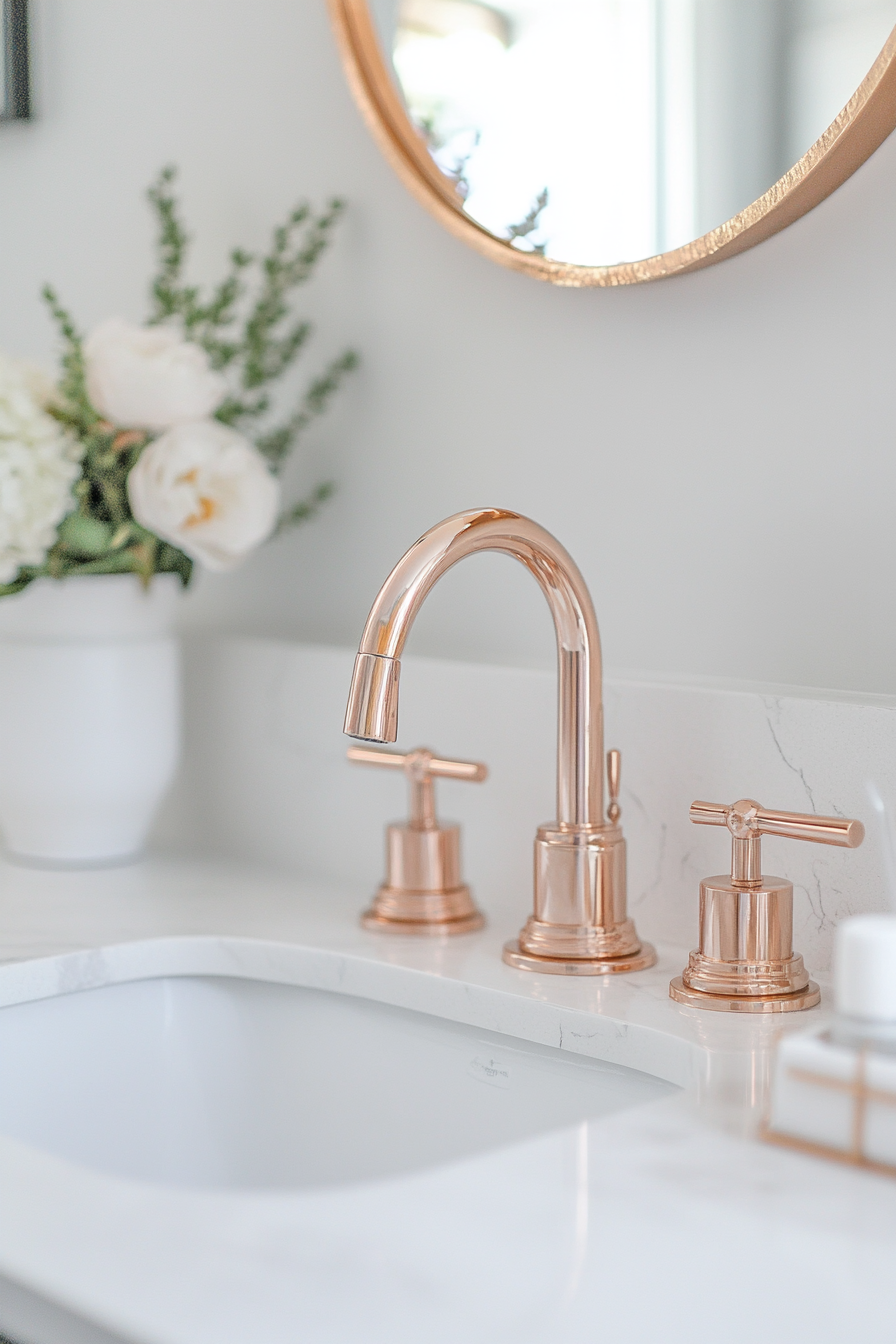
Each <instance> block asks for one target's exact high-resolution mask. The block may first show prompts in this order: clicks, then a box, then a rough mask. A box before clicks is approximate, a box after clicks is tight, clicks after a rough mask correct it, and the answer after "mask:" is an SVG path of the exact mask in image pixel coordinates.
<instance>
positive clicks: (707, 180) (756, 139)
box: [371, 0, 896, 266]
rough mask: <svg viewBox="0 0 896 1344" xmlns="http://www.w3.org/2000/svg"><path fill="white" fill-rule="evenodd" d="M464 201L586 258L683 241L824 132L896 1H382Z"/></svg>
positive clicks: (550, 254)
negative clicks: (486, 2) (487, 2)
mask: <svg viewBox="0 0 896 1344" xmlns="http://www.w3.org/2000/svg"><path fill="white" fill-rule="evenodd" d="M371 6H372V9H373V13H374V18H375V22H376V24H377V27H378V31H379V34H380V40H381V42H382V44H383V47H384V50H385V51H386V52H387V53H388V54H389V56H390V58H391V62H390V68H391V69H392V71H393V72H394V77H395V80H396V82H397V84H398V87H399V89H400V91H401V94H402V97H403V99H404V102H405V105H406V107H407V109H408V113H409V115H410V117H411V119H412V121H413V123H414V125H415V126H416V127H417V129H418V131H419V133H420V134H421V135H422V136H423V137H424V138H425V141H426V143H427V146H428V148H429V151H430V153H431V155H432V158H433V159H434V161H435V163H436V164H437V165H438V167H439V169H440V170H441V172H442V173H443V174H444V175H445V177H446V178H447V179H449V180H450V181H451V182H452V183H453V184H454V186H455V191H456V193H457V195H458V197H459V199H460V200H461V201H462V203H463V210H464V211H465V213H466V214H467V215H468V216H469V217H470V218H471V219H472V220H474V221H476V223H478V224H480V225H482V226H483V227H484V228H485V229H487V230H488V231H489V232H490V233H492V234H493V235H494V236H495V237H498V238H502V239H504V240H506V241H508V242H510V244H511V245H512V246H513V247H514V248H516V249H518V250H520V251H525V252H537V253H539V254H541V255H542V256H544V257H546V258H549V259H551V260H555V261H564V262H571V263H574V264H576V265H582V266H608V265H613V264H616V263H619V262H626V261H634V260H638V259H640V258H644V257H650V256H653V255H656V254H657V253H661V252H667V251H670V250H671V249H674V248H677V247H680V246H683V245H685V244H687V243H689V242H690V241H691V240H693V239H694V238H697V237H699V236H700V235H702V234H704V233H706V232H708V231H709V230H710V229H713V228H716V227H717V226H718V225H720V224H723V223H725V221H726V220H728V219H730V218H732V217H733V216H734V215H736V214H737V213H738V212H739V211H741V210H744V209H746V207H747V206H749V205H750V204H751V202H753V201H754V200H756V199H757V198H758V197H760V196H761V195H763V193H764V192H766V191H767V190H768V189H769V187H771V186H772V185H773V184H774V183H775V182H776V181H777V180H778V179H779V178H780V177H782V176H783V174H784V173H786V172H787V171H788V169H789V168H791V167H792V165H793V164H794V163H795V162H796V161H797V160H798V159H799V158H801V156H802V155H803V154H804V153H805V152H806V150H807V149H809V147H810V146H811V145H812V144H813V143H814V142H815V141H816V140H817V139H818V138H819V137H820V136H821V135H822V134H823V132H824V131H825V130H826V128H827V127H828V126H829V125H830V123H831V122H832V121H833V120H834V118H835V117H836V116H837V114H838V113H839V112H840V110H841V109H842V108H843V107H844V106H845V104H846V103H847V102H848V101H849V99H850V97H851V96H852V94H853V93H854V91H855V90H856V88H857V87H858V85H859V84H860V83H861V82H862V80H863V79H864V77H865V75H866V74H867V73H868V70H869V69H870V67H871V66H872V65H873V64H874V61H875V59H876V57H877V55H878V54H879V52H880V50H881V48H882V47H883V45H884V43H885V42H886V40H887V37H888V36H889V34H890V31H891V30H892V28H893V26H894V24H896V0H500V3H498V2H497V0H496V2H495V3H490V4H483V3H480V2H479V0H371Z"/></svg>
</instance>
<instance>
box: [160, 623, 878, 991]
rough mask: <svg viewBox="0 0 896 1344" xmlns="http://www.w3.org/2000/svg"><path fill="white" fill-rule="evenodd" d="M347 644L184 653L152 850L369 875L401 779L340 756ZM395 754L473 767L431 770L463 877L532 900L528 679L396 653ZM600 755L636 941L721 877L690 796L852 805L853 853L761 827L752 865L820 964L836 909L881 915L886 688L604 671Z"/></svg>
mask: <svg viewBox="0 0 896 1344" xmlns="http://www.w3.org/2000/svg"><path fill="white" fill-rule="evenodd" d="M353 656H354V655H353V652H352V651H351V650H347V649H333V648H324V647H318V646H314V645H302V644H288V643H282V642H276V641H273V640H262V639H223V640H215V641H199V640H196V641H193V642H191V643H190V644H189V645H188V647H187V651H186V677H187V723H188V742H187V752H186V758H185V763H184V768H183V771H182V775H181V778H180V780H179V782H178V786H177V789H176V792H175V794H174V796H173V797H172V799H171V800H170V802H169V805H168V806H167V808H166V811H165V814H164V816H163V818H162V822H161V825H160V828H159V839H160V841H162V842H163V843H167V844H175V845H180V846H191V847H195V846H196V845H199V846H201V847H203V848H211V849H214V850H215V851H217V852H218V853H223V854H231V855H233V856H234V857H238V858H241V859H249V860H262V861H264V862H272V863H275V864H277V865H279V866H285V867H289V868H293V869H295V870H297V871H301V872H303V873H307V874H309V875H314V876H323V877H330V878H333V879H337V880H342V881H348V882H351V883H355V884H359V885H360V886H361V887H364V886H366V887H368V888H369V889H370V891H371V893H372V892H373V891H374V889H375V888H376V886H377V885H378V883H379V882H380V880H381V878H382V866H383V826H384V824H385V823H386V822H388V821H392V820H395V819H397V818H400V817H401V816H402V814H403V812H404V809H405V806H406V801H405V786H404V781H403V779H402V778H400V777H396V776H394V775H393V774H391V773H387V772H385V771H383V772H380V771H377V770H374V769H367V768H363V767H359V766H352V765H349V764H348V763H347V762H346V761H345V749H346V747H347V745H348V739H346V738H345V737H343V735H342V717H343V713H344V710H345V700H346V696H347V693H348V685H349V678H350V674H351V668H352V662H353ZM401 681H402V694H401V707H400V715H399V720H400V721H399V741H398V746H399V747H401V748H404V749H408V748H411V747H415V746H424V745H425V746H429V747H431V748H433V749H434V750H436V751H438V752H440V753H442V754H445V755H449V756H459V757H466V758H469V759H473V760H484V761H485V762H487V764H488V766H489V771H490V774H489V778H488V780H487V781H486V782H485V783H484V784H459V783H454V782H450V781H440V783H439V786H438V798H439V810H440V814H441V815H442V816H444V817H446V818H453V819H455V820H460V821H461V822H462V824H463V846H464V855H465V858H464V866H465V874H466V878H467V880H468V881H469V882H470V883H471V885H472V886H473V888H474V892H475V895H476V897H477V899H478V901H479V903H480V904H481V906H482V907H483V909H484V910H485V911H486V913H488V912H489V911H492V912H495V913H497V911H498V910H499V909H500V910H502V911H507V910H516V911H517V912H518V914H519V919H520V923H522V921H523V919H524V918H525V917H526V915H527V914H528V913H529V909H530V905H531V899H532V897H531V888H532V879H531V867H532V840H533V836H534V832H535V827H536V826H537V825H538V824H539V823H540V822H543V821H547V820H550V819H551V818H552V816H553V815H554V771H555V763H554V756H555V712H556V711H555V685H554V678H553V676H552V675H550V674H548V673H546V672H540V671H529V670H524V669H519V668H507V667H489V666H484V665H478V664H475V665H474V664H465V663H453V662H448V661H440V660H437V659H430V658H415V657H412V656H411V657H406V658H404V659H403V660H402V677H401ZM604 712H605V725H606V745H607V747H619V748H620V749H621V751H622V797H621V802H622V809H623V810H622V825H623V828H624V832H625V835H626V838H627V841H628V855H629V907H630V910H631V912H632V914H633V915H634V917H635V919H636V921H637V926H638V929H639V931H640V933H641V934H642V935H643V936H644V937H646V938H650V939H653V940H658V941H660V942H666V943H674V944H679V945H681V946H682V947H691V946H693V945H694V943H695V939H696V922H697V897H698V884H699V881H700V879H701V877H705V876H707V875H709V874H711V873H720V872H724V871H726V869H727V866H728V858H729V847H728V843H727V835H726V833H725V832H724V831H722V830H719V829H716V828H714V827H696V826H693V825H692V824H691V823H690V821H689V820H688V808H689V805H690V803H691V801H692V800H693V799H695V798H703V799H708V800H710V801H715V802H724V803H729V802H734V801H735V799H737V798H743V797H752V798H757V799H758V800H759V801H760V802H761V803H762V804H763V805H765V806H767V807H772V808H783V809H789V810H793V811H802V812H818V813H821V814H842V815H847V816H856V817H860V818H861V819H862V820H863V821H864V822H865V824H866V827H867V831H868V834H867V839H866V841H865V844H864V845H863V846H862V848H861V849H859V850H857V851H850V850H840V849H832V848H829V847H827V846H821V845H810V844H804V843H799V842H795V841H792V840H778V839H773V838H770V839H765V840H764V841H763V851H764V863H763V868H764V870H765V871H766V872H767V873H777V874H779V875H783V876H786V877H788V878H789V879H790V880H791V881H792V882H793V884H794V888H795V909H794V945H795V948H796V950H797V951H799V952H801V953H802V954H803V955H804V957H805V958H806V961H807V963H808V965H809V967H810V968H811V969H813V970H816V971H824V970H826V969H827V968H828V966H829V964H830V955H831V946H832V934H833V929H834V926H835V924H836V922H837V920H838V919H840V918H842V917H844V916H845V915H850V914H856V913H859V912H860V911H866V910H882V909H885V908H887V905H888V893H887V888H886V882H885V864H884V854H883V846H882V834H881V827H880V822H879V818H878V816H877V814H876V813H875V811H874V808H873V807H872V805H871V801H870V798H869V794H868V785H869V782H872V781H873V783H874V785H875V786H876V788H877V790H878V791H879V793H880V795H881V796H882V797H883V798H884V800H885V801H887V802H890V803H896V699H889V698H883V697H865V698H858V697H849V698H847V697H837V696H835V695H833V694H828V693H824V692H805V693H802V692H800V693H795V692H794V691H793V690H792V688H787V690H786V693H785V692H780V693H779V692H778V691H776V690H774V689H764V688H760V689H744V690H740V689H729V688H725V687H720V686H718V685H709V684H707V685H700V684H687V685H684V684H681V685H676V684H668V683H664V684H660V683H654V682H650V681H648V680H645V679H637V678H632V679H622V678H609V679H608V680H607V682H606V685H605V693H604Z"/></svg>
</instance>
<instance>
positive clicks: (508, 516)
mask: <svg viewBox="0 0 896 1344" xmlns="http://www.w3.org/2000/svg"><path fill="white" fill-rule="evenodd" d="M477 551H501V552H503V553H504V554H505V555H511V556H513V558H514V559H515V560H519V561H520V563H521V564H523V565H525V566H526V568H527V569H528V570H529V572H530V573H531V574H532V575H533V577H534V578H535V579H536V580H537V581H538V584H539V587H540V588H541V590H542V592H543V593H544V595H545V597H546V598H547V602H548V606H549V607H550V609H551V615H552V616H553V619H554V629H555V632H556V636H557V672H558V724H557V730H558V731H557V824H558V826H559V828H560V829H561V830H562V829H566V828H585V829H592V828H597V829H603V828H605V827H606V824H607V823H606V822H605V821H604V815H603V723H602V707H601V661H600V636H599V634H598V629H597V618H596V617H595V614H594V606H593V604H592V602H591V596H590V594H589V592H588V588H587V587H586V584H585V580H584V579H583V578H582V575H581V574H580V573H579V570H578V569H577V567H576V565H575V564H574V562H573V560H572V558H571V556H570V555H569V554H568V552H567V551H566V550H565V549H564V548H563V547H562V546H561V545H560V543H559V542H558V541H557V540H556V538H554V537H552V536H551V534H550V533H549V532H546V531H545V529H544V528H543V527H539V526H538V524H537V523H534V522H532V520H531V519H529V518H524V517H522V516H521V515H520V514H518V513H511V512H509V511H508V510H506V509H470V510H468V511H465V512H464V513H456V514H454V516H453V517H451V518H446V519H445V521H444V522H442V523H438V524H437V525H436V526H435V527H432V528H430V530H429V531H428V532H426V533H424V535H423V536H422V537H421V538H420V540H419V541H417V542H415V544H414V545H413V546H412V547H411V548H410V550H409V551H407V553H406V554H405V555H404V556H403V557H402V559H401V560H399V562H398V564H397V565H396V566H395V568H394V569H393V571H392V573H391V574H390V575H389V577H388V579H387V580H386V582H385V583H384V584H383V586H382V588H381V589H380V591H379V594H378V595H377V598H376V601H375V602H374V604H373V607H372V608H371V611H370V615H369V616H368V618H367V624H366V625H365V627H364V633H363V635H362V636H361V644H360V648H359V652H358V657H357V659H356V661H355V671H354V675H353V677H352V686H351V692H350V695H349V702H348V709H347V711H346V717H345V732H346V733H347V734H348V735H349V736H350V737H360V738H365V739H368V740H372V741H375V742H394V741H395V739H396V737H397V732H398V676H399V660H400V658H401V654H402V650H403V649H404V645H405V641H406V640H407V637H408V634H409V633H410V629H411V626H412V625H413V623H414V618H415V617H416V615H417V612H418V611H419V610H420V607H421V606H422V604H423V602H424V601H425V599H426V596H427V594H428V593H429V591H430V589H431V588H432V587H433V585H434V584H436V583H437V582H438V580H439V579H440V578H441V576H442V575H443V574H444V573H445V571H446V570H448V569H450V568H451V566H452V565H455V564H457V562H458V561H459V560H463V559H464V557H465V556H468V555H473V554H474V553H475V552H477Z"/></svg>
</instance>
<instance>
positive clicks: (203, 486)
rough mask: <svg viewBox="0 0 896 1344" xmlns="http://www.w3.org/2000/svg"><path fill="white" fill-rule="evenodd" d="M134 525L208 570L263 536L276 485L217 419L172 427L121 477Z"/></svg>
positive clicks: (226, 564)
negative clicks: (125, 487) (123, 479)
mask: <svg viewBox="0 0 896 1344" xmlns="http://www.w3.org/2000/svg"><path fill="white" fill-rule="evenodd" d="M128 498H129V499H130V501H131V509H132V510H133V513H134V517H135V518H136V519H137V522H138V523H141V524H142V525H143V527H145V528H147V529H148V530H149V531H150V532H154V533H155V534H156V536H158V537H162V538H163V539H164V540H165V541H170V542H171V543H172V544H173V545H174V546H178V547H180V549H181V550H182V551H185V552H186V554H187V555H189V556H191V557H192V558H193V559H194V560H200V561H201V562H202V563H203V564H204V565H205V566H206V567H207V568H208V569H217V570H221V569H232V568H233V566H234V565H237V564H239V562H240V561H241V560H242V559H244V557H245V556H246V555H248V553H249V551H251V550H253V549H254V548H255V547H256V546H258V545H260V544H261V542H263V541H264V540H265V538H266V537H269V536H270V534H271V532H272V531H273V528H274V524H275V522H276V521H277V512H278V510H279V507H280V487H279V485H278V484H277V482H276V481H275V480H274V478H273V476H272V475H271V473H270V472H269V471H268V468H267V466H266V465H265V461H264V458H263V457H262V456H261V454H260V453H259V452H257V451H256V449H255V448H253V447H252V444H251V443H249V441H248V439H245V438H243V436H242V434H238V433H237V432H236V430H235V429H228V427H227V426H226V425H222V424H220V423H219V421H217V420H198V421H195V422H194V423H192V424H187V425H175V426H174V428H173V429H169V430H168V432H167V433H166V434H162V435H161V436H160V437H159V438H158V439H156V440H155V441H154V442H153V443H151V444H149V446H148V447H147V448H144V450H143V452H142V453H141V454H140V457H139V458H138V460H137V464H136V466H135V467H134V468H133V469H132V471H131V474H130V475H129V476H128Z"/></svg>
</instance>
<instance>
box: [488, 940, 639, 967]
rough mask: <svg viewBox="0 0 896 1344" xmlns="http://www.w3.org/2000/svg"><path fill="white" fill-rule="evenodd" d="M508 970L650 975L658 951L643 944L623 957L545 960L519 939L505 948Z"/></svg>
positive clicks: (502, 954) (549, 958)
mask: <svg viewBox="0 0 896 1344" xmlns="http://www.w3.org/2000/svg"><path fill="white" fill-rule="evenodd" d="M501 956H502V958H503V960H504V961H506V963H507V965H508V966H515V967H516V969H517V970H518V971H538V972H540V973H541V974H542V975H614V974H618V973H619V972H623V973H624V972H625V971H646V970H647V968H648V966H654V965H656V951H655V950H654V948H653V947H652V946H651V945H650V943H641V945H640V947H639V949H638V951H637V952H631V953H629V955H628V956H623V957H601V958H597V957H568V958H565V959H564V958H561V957H543V956H540V955H539V954H538V953H535V952H524V951H523V949H522V947H521V946H520V940H519V938H514V939H512V941H511V942H509V943H505V944H504V951H503V952H502V953H501Z"/></svg>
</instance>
